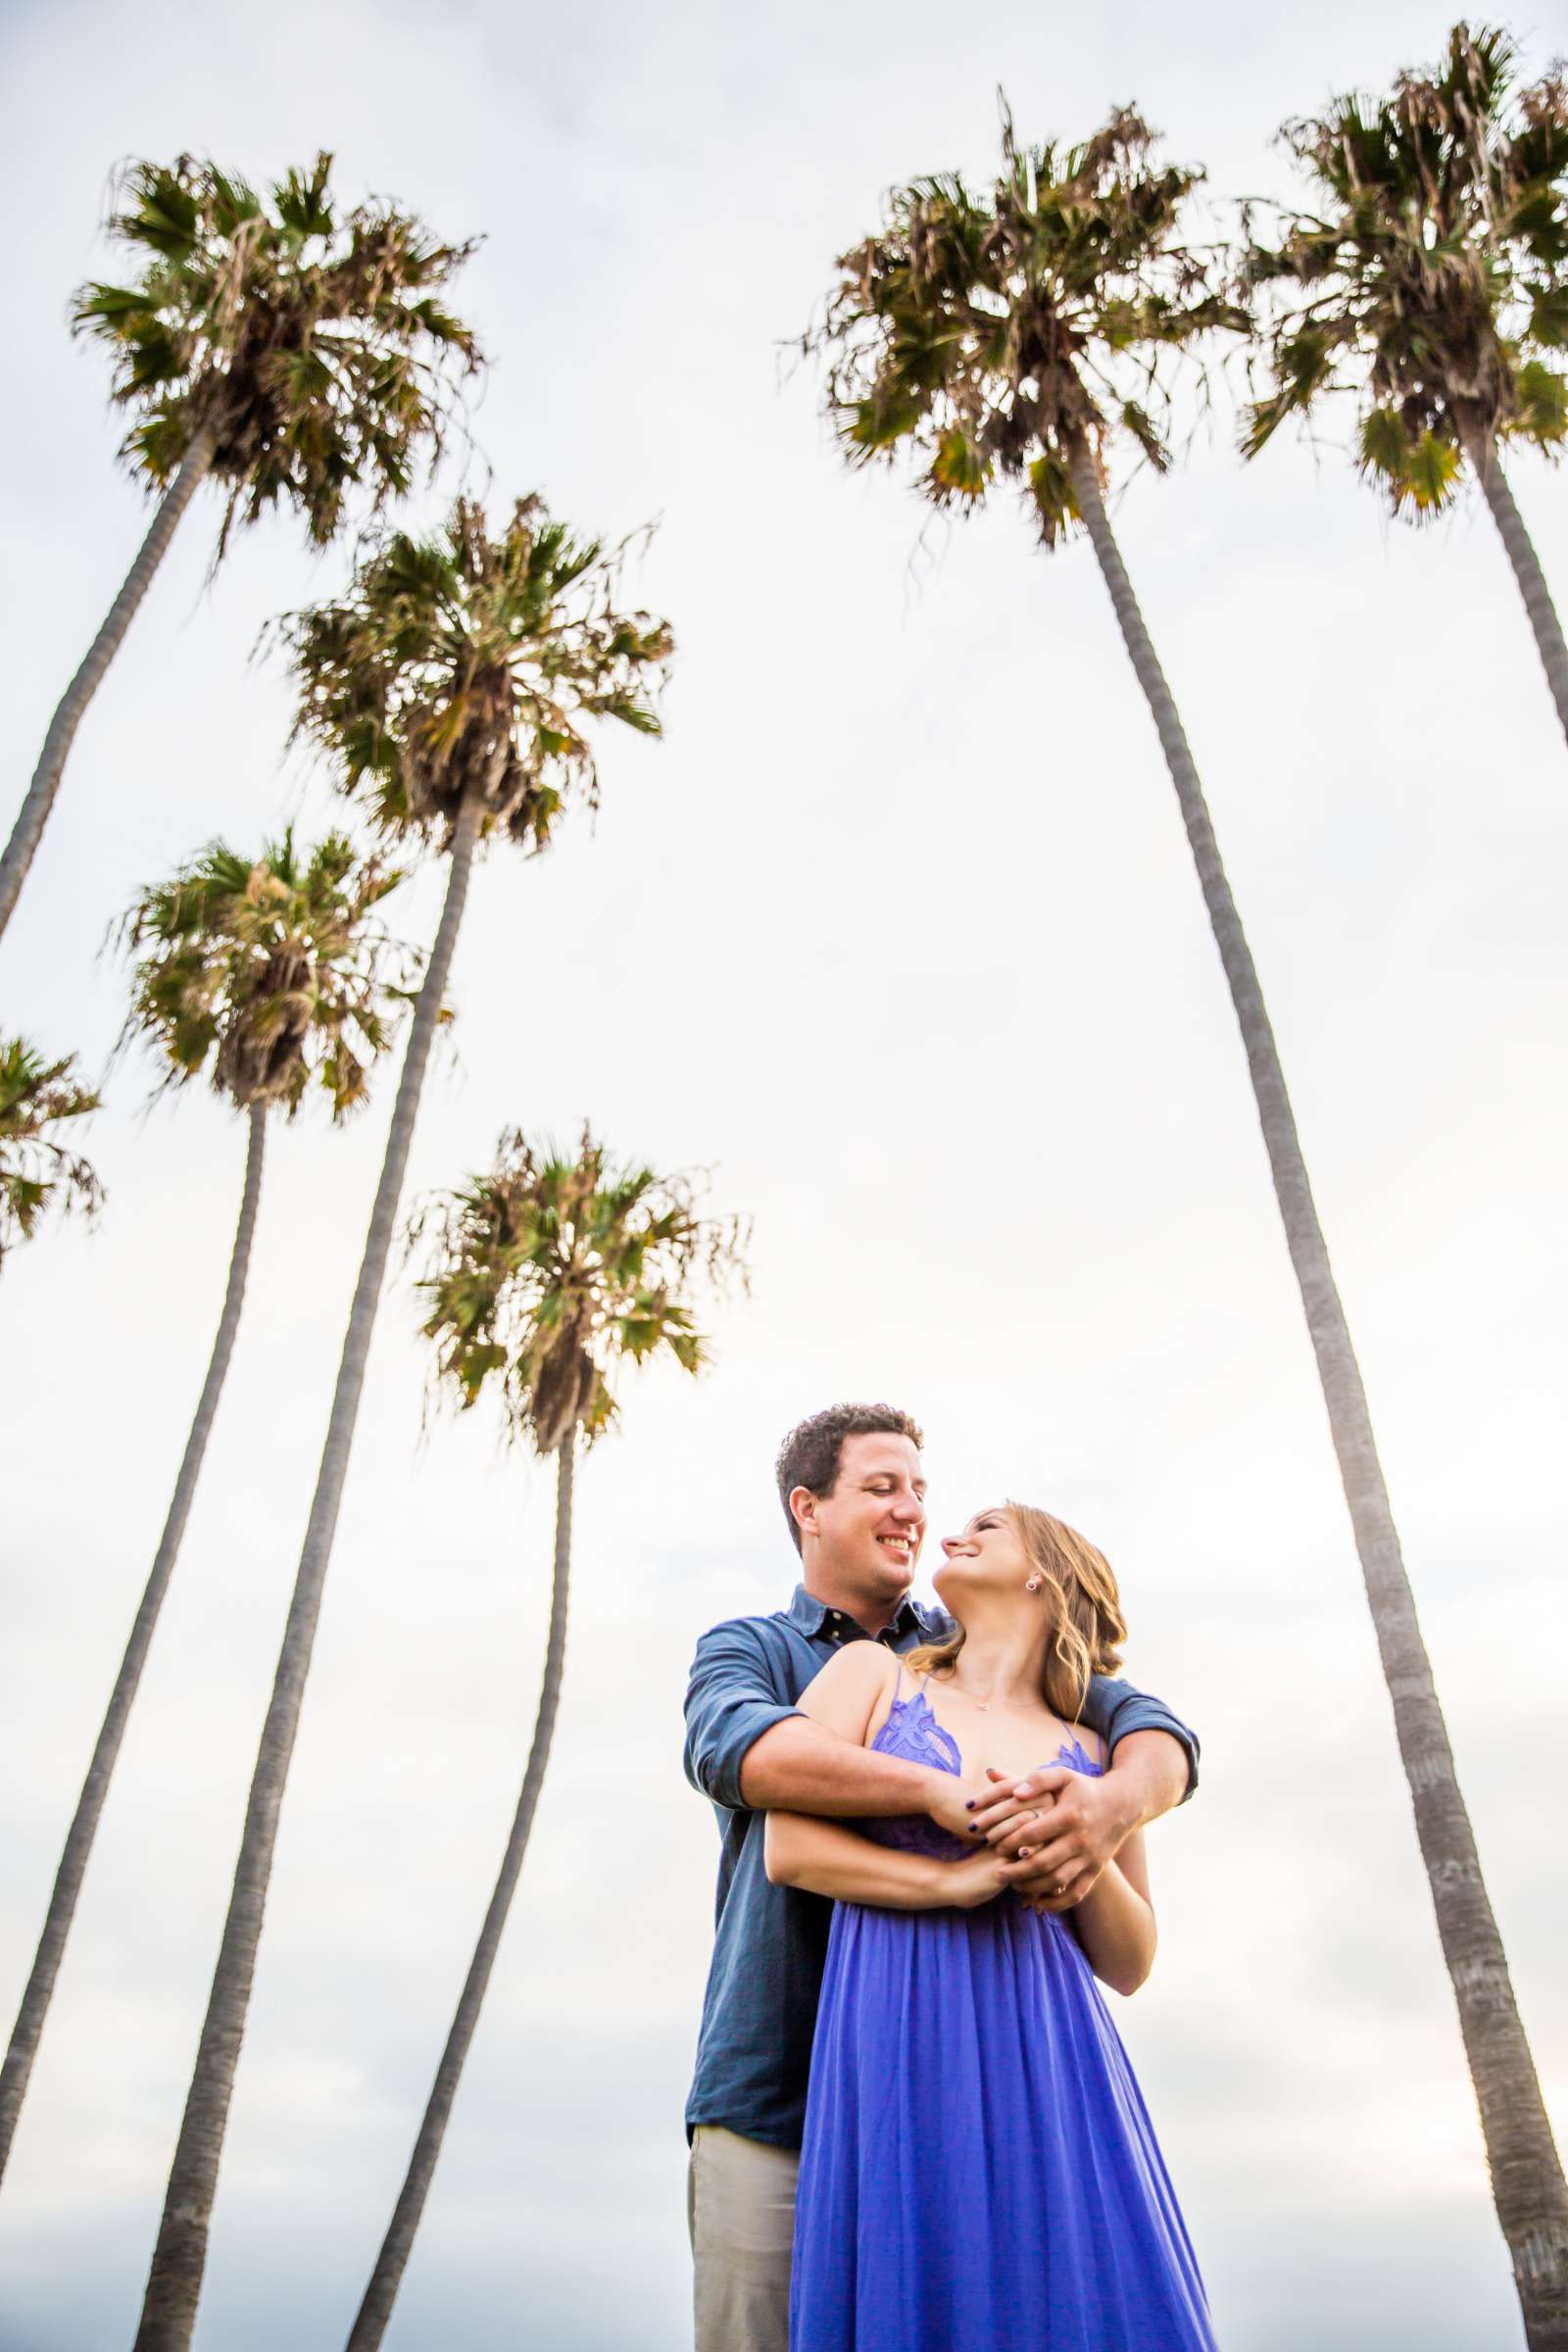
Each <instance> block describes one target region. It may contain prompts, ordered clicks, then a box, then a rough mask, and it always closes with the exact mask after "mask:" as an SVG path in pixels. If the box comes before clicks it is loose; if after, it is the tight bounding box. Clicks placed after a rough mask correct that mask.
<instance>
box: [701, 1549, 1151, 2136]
mask: <svg viewBox="0 0 1568 2352" xmlns="http://www.w3.org/2000/svg"><path fill="white" fill-rule="evenodd" d="M952 1631H953V1625H952V1621H951V1619H949V1618H948V1617H946V1616H944V1615H943V1613H942V1611H941V1610H940V1609H930V1608H922V1607H921V1605H920V1604H919V1603H918V1602H917V1601H912V1600H905V1601H904V1602H903V1603H902V1604H901V1605H900V1608H899V1613H898V1615H897V1616H896V1617H895V1618H894V1620H893V1623H892V1624H891V1625H890V1626H889V1627H888V1628H887V1629H886V1631H885V1632H883V1633H881V1634H878V1635H876V1636H875V1637H874V1638H875V1639H876V1640H877V1641H879V1642H884V1643H885V1644H886V1646H887V1647H888V1648H889V1649H894V1650H898V1651H900V1652H901V1653H902V1652H903V1651H905V1650H907V1649H915V1648H917V1647H918V1646H919V1644H920V1643H921V1642H941V1641H945V1640H946V1639H947V1637H948V1635H949V1634H950V1633H951V1632H952ZM872 1639H873V1637H872V1636H871V1635H869V1634H867V1633H866V1632H865V1631H864V1629H863V1628H862V1627H861V1626H859V1625H858V1624H857V1623H856V1622H855V1620H854V1618H853V1617H850V1616H847V1615H846V1614H845V1613H844V1612H843V1611H842V1610H839V1609H830V1608H828V1607H827V1606H826V1604H825V1603H824V1602H822V1601H820V1600H816V1599H814V1598H813V1597H812V1595H811V1594H810V1593H808V1591H807V1590H806V1587H805V1586H804V1585H797V1587H796V1589H795V1597H794V1599H793V1600H792V1601H791V1602H790V1605H789V1607H788V1608H787V1609H775V1610H774V1611H773V1613H772V1615H771V1616H769V1617H732V1618H730V1619H729V1620H728V1621H727V1622H726V1623H725V1624H723V1625H715V1626H714V1627H713V1629H712V1631H711V1633H708V1634H705V1635H704V1636H703V1638H702V1640H701V1641H700V1642H698V1644H697V1655H696V1657H695V1658H694V1659H693V1661H692V1672H691V1681H690V1683H689V1685H688V1687H687V1691H686V1778H687V1779H688V1780H689V1781H690V1782H691V1784H692V1787H693V1788H694V1789H699V1790H700V1791H701V1793H702V1794H703V1795H704V1796H707V1797H711V1799H712V1803H713V1809H714V1811H715V1813H716V1814H717V1816H718V1830H719V1838H720V1850H719V1862H718V1896H717V1904H716V1910H715V1923H714V1936H713V1962H712V1966H711V1969H710V1970H709V1975H708V1990H707V1992H706V1993H705V1995H704V1998H703V2022H702V2026H701V2029H700V2031H699V2034H698V2038H697V2067H696V2072H695V2074H694V2076H693V2078H692V2087H691V2095H690V2097H689V2098H688V2100H687V2102H686V2131H687V2135H688V2137H689V2136H690V2134H691V2133H692V2132H693V2131H695V2130H696V2128H697V2126H698V2125H699V2124H722V2125H723V2126H724V2128H725V2129H726V2130H727V2131H738V2132H739V2133H740V2134H741V2135H742V2137H743V2138H746V2139H760V2140H763V2141H765V2142H766V2143H767V2145H768V2146H769V2147H775V2148H798V2147H799V2146H800V2144H801V2138H802V2134H803V2132H804V2130H805V2125H806V2079H807V2075H808V2072H809V2068H810V2063H811V2036H812V2034H813V2033H814V2031H815V2028H816V2004H817V1999H818V1996H819V1994H820V1992H821V1989H822V1967H823V1963H824V1961H825V1959H826V1956H827V1933H828V1927H829V1924H830V1922H831V1920H832V1917H833V1905H832V1903H831V1902H830V1901H828V1899H827V1898H826V1897H825V1896H824V1895H819V1894H806V1893H803V1892H802V1891H801V1889H800V1888H799V1887H772V1886H770V1885H769V1884H768V1879H767V1873H766V1871H765V1870H764V1869H763V1867H762V1831H763V1823H764V1818H765V1817H764V1816H763V1815H762V1814H760V1813H754V1812H752V1811H751V1810H750V1808H749V1807H748V1806H747V1805H746V1804H745V1802H744V1801H743V1799H742V1796H741V1764H742V1762H743V1760H744V1758H745V1755H746V1751H747V1749H748V1748H750V1747H751V1746H752V1745H753V1744H754V1742H755V1741H757V1740H760V1738H761V1737H762V1734H763V1733H764V1732H766V1731H770V1730H771V1729H772V1727H773V1725H774V1724H775V1723H782V1722H783V1720H784V1718H785V1717H786V1716H787V1715H796V1714H799V1712H800V1709H799V1707H798V1706H797V1704H796V1701H797V1700H798V1699H799V1697H800V1695H801V1692H802V1691H804V1690H805V1689H806V1686H807V1684H808V1683H809V1682H810V1681H811V1680H812V1679H813V1677H814V1676H815V1675H816V1674H817V1673H819V1672H820V1670H821V1668H822V1667H823V1666H824V1665H825V1664H826V1662H827V1660H828V1659H829V1658H830V1657H831V1656H832V1655H833V1652H834V1651H835V1649H837V1648H838V1647H839V1646H840V1644H841V1643H843V1642H868V1641H870V1640H872ZM1083 1720H1084V1722H1085V1723H1086V1724H1088V1725H1089V1727H1090V1729H1091V1730H1093V1731H1096V1732H1099V1733H1100V1734H1101V1736H1102V1737H1103V1739H1104V1740H1105V1741H1106V1743H1107V1746H1108V1747H1109V1748H1110V1750H1112V1751H1114V1749H1115V1745H1116V1742H1117V1740H1124V1739H1125V1738H1126V1737H1127V1735H1128V1734H1129V1733H1130V1732H1169V1733H1170V1735H1171V1737H1172V1738H1173V1739H1176V1740H1180V1741H1181V1743H1182V1745H1183V1747H1184V1748H1185V1749H1186V1750H1187V1793H1188V1795H1189V1796H1191V1794H1192V1792H1193V1790H1194V1789H1196V1788H1197V1786H1198V1740H1197V1739H1196V1738H1195V1736H1194V1735H1193V1733H1191V1732H1190V1731H1189V1730H1188V1729H1187V1726H1186V1725H1185V1724H1184V1723H1180V1722H1178V1721H1177V1719H1176V1717H1175V1716H1174V1715H1173V1714H1172V1713H1171V1712H1170V1709H1169V1708H1168V1707H1166V1706H1163V1705H1162V1704H1161V1702H1160V1701H1159V1700H1158V1699H1157V1698H1150V1697H1147V1696H1146V1695H1145V1693H1144V1692H1143V1691H1135V1690H1134V1689H1133V1687H1132V1685H1131V1684H1130V1683H1126V1682H1122V1681H1121V1680H1120V1679H1119V1678H1118V1679H1116V1680H1114V1681H1113V1680H1110V1679H1108V1678H1107V1677H1106V1676H1104V1675H1096V1677H1095V1679H1094V1681H1093V1682H1092V1683H1091V1684H1090V1686H1089V1694H1088V1696H1087V1698H1086V1699H1085V1701H1084V1708H1083Z"/></svg>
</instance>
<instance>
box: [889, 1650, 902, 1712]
mask: <svg viewBox="0 0 1568 2352" xmlns="http://www.w3.org/2000/svg"><path fill="white" fill-rule="evenodd" d="M903 1689H904V1660H903V1659H902V1658H901V1659H900V1660H899V1671H898V1673H897V1674H896V1675H895V1676H894V1678H893V1696H892V1698H891V1699H890V1700H889V1701H888V1709H889V1712H890V1713H891V1712H892V1710H893V1708H894V1707H896V1706H897V1705H898V1703H899V1692H900V1691H902V1690H903Z"/></svg>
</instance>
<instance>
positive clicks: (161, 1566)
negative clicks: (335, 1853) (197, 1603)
mask: <svg viewBox="0 0 1568 2352" xmlns="http://www.w3.org/2000/svg"><path fill="white" fill-rule="evenodd" d="M266 1147H267V1105H266V1103H252V1104H251V1106H250V1135H249V1142H248V1145H247V1148H246V1153H245V1186H244V1191H243V1193H242V1195H241V1198H240V1206H239V1223H238V1224H237V1225H236V1227H235V1229H234V1246H233V1249H232V1250H230V1252H229V1259H228V1287H227V1289H226V1290H225V1292H224V1294H223V1309H222V1312H221V1315H220V1316H219V1318H218V1337H217V1339H216V1340H215V1341H214V1342H213V1352H212V1358H211V1361H210V1362H209V1364H208V1366H207V1378H206V1380H205V1381H204V1382H203V1383H202V1393H201V1396H200V1397H199V1398H198V1399H197V1404H196V1413H195V1418H194V1419H193V1420H192V1422H191V1425H190V1435H189V1437H187V1439H186V1440H185V1451H184V1456H183V1458H182V1459H181V1461H180V1465H179V1475H178V1477H177V1478H176V1479H175V1481H174V1494H173V1499H172V1502H171V1503H170V1506H169V1516H168V1518H167V1519H166V1520H165V1521H164V1532H163V1536H162V1538H161V1539H160V1542H159V1545H158V1550H157V1553H156V1555H155V1556H154V1559H153V1565H152V1573H151V1575H150V1576H149V1577H148V1579H147V1586H146V1590H145V1591H144V1592H143V1593H142V1596H141V1606H140V1607H139V1608H138V1610H137V1611H136V1619H135V1623H134V1624H133V1625H132V1627H131V1629H130V1640H129V1641H128V1642H126V1644H125V1654H124V1656H123V1659H122V1660H121V1664H120V1672H119V1674H118V1675H117V1676H116V1678H115V1687H114V1690H113V1691H112V1692H111V1693H110V1698H109V1706H108V1709H107V1711H106V1713H105V1715H104V1720H103V1726H102V1729H101V1730H100V1732H99V1734H98V1743H97V1745H96V1746H95V1747H94V1749H93V1751H92V1762H91V1763H90V1764H89V1765H88V1767H87V1777H86V1779H85V1781H83V1783H82V1785H81V1794H80V1796H79V1797H78V1798H77V1799H76V1810H75V1812H74V1814H73V1816H72V1822H71V1828H70V1830H69V1831H68V1832H67V1834H66V1844H65V1851H64V1853H63V1854H62V1855H61V1857H60V1867H59V1869H58V1870H57V1871H56V1873H55V1883H54V1887H53V1890H52V1892H51V1893H50V1896H49V1908H48V1910H47V1912H46V1913H45V1915H44V1923H43V1934H42V1935H41V1936H40V1937H39V1938H38V1950H37V1954H36V1956H35V1958H34V1960H33V1963H32V1974H31V1975H30V1976H29V1977H28V1979H27V1983H26V1986H25V1990H24V1992H23V1995H22V2006H21V2008H20V2009H19V2010H18V2012H17V2022H16V2024H15V2026H13V2028H12V2030H11V2040H10V2043H9V2045H8V2046H7V2049H6V2055H5V2064H4V2065H3V2066H0V2179H4V2177H5V2169H6V2162H7V2159H8V2158H9V2156H10V2154H11V2142H12V2139H13V2137H14V2136H15V2133H16V2129H17V2119H18V2117H19V2116H20V2115H21V2113H22V2102H23V2100H24V2099H25V2097H26V2095H27V2083H28V2081H29V2079H30V2077H31V2074H32V2062H33V2059H34V2057H35V2056H36V2054H37V2049H38V2041H39V2037H40V2036H41V2034H42V2033H43V2028H44V2020H45V2019H46V2018H47V2016H48V2014H49V2003H50V2001H51V1999H52V1998H53V1995H54V1989H55V1980H56V1978H57V1977H58V1976H59V1974H60V1963H61V1961H62V1960H63V1958H64V1957H65V1950H66V1938H67V1936H69V1935H70V1933H71V1923H72V1921H73V1918H74V1917H75V1913H76V1901H77V1897H78V1896H79V1895H80V1893H81V1885H82V1880H83V1879H84V1877H85V1876H86V1871H87V1862H88V1857H89V1856H90V1855H91V1853H92V1847H93V1839H94V1838H96V1837H97V1835H98V1824H99V1822H100V1821H101V1820H102V1819H103V1811H104V1806H105V1804H106V1802H107V1801H108V1796H109V1783H110V1779H111V1776H112V1775H113V1773H114V1769H115V1765H116V1762H117V1760H118V1758H119V1755H120V1748H121V1742H122V1740H123V1739H124V1737H125V1725H126V1723H127V1722H128V1721H129V1718H130V1710H131V1708H132V1706H133V1705H134V1704H135V1699H136V1692H137V1691H138V1690H139V1689H140V1687H141V1678H142V1669H143V1668H144V1667H145V1665H146V1663H147V1653H148V1651H149V1650H150V1649H151V1647H152V1640H153V1635H154V1633H155V1632H156V1630H157V1626H158V1616H159V1612H160V1610H161V1609H162V1608H163V1605H164V1595H165V1593H167V1592H168V1590H169V1580H170V1578H171V1577H172V1574H173V1572H174V1562H175V1560H176V1559H177V1558H178V1557H179V1546H180V1542H181V1540H182V1538H183V1536H184V1533H185V1522H186V1520H187V1519H188V1518H189V1517H190V1506H191V1502H192V1500H193V1498H194V1496H195V1493H196V1482H197V1480H198V1479H199V1478H200V1477H201V1472H202V1462H203V1460H204V1458H205V1456H206V1452H207V1441H208V1439H209V1438H210V1437H211V1435H212V1430H213V1423H214V1421H215V1420H216V1418H217V1416H218V1400H219V1398H220V1397H221V1395H222V1393H223V1383H224V1381H225V1380H226V1379H227V1377H228V1367H229V1362H230V1359H231V1358H232V1356H233V1353H234V1338H235V1334H236V1333H237V1332H238V1330H239V1318H240V1309H241V1308H242V1306H243V1305H244V1303H245V1280H246V1276H247V1274H248V1273H249V1270H250V1262H251V1245H252V1243H253V1242H254V1240H255V1238H256V1213H257V1207H258V1204H259V1202H260V1201H261V1197H262V1162H263V1156H264V1153H265V1152H266Z"/></svg>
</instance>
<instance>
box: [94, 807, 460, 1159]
mask: <svg viewBox="0 0 1568 2352" xmlns="http://www.w3.org/2000/svg"><path fill="white" fill-rule="evenodd" d="M402 879H403V877H402V875H401V873H399V872H398V871H396V870H395V869H391V868H387V867H384V866H381V865H379V864H377V863H376V862H374V861H373V860H370V861H366V860H362V859H361V858H358V857H357V856H356V854H355V852H354V849H353V847H352V845H351V844H350V842H349V841H348V840H347V838H346V837H345V836H344V835H343V834H341V833H331V834H328V835H327V837H326V839H325V840H324V841H321V842H320V843H319V844H318V845H317V847H316V848H315V849H314V850H312V851H311V853H310V855H309V857H302V856H301V855H300V853H299V852H298V851H297V850H296V848H295V845H294V836H293V834H292V832H288V833H285V834H284V835H283V837H282V839H281V840H280V841H275V842H269V843H267V844H266V845H265V846H264V848H263V851H262V855H261V856H260V858H257V859H256V860H255V862H254V863H252V862H251V861H250V860H249V859H248V858H242V857H240V856H238V855H237V854H236V853H235V852H234V851H233V850H230V849H228V848H227V847H225V845H224V844H223V843H222V842H215V843H213V845H212V846H211V847H210V848H209V849H207V850H205V851H203V853H202V855H201V856H200V857H199V858H195V859H193V860H192V862H191V863H190V864H189V865H187V866H185V867H183V868H182V869H181V871H180V872H179V873H177V874H176V875H175V876H174V877H173V879H172V881H169V882H165V883H162V884H160V885H159V886H158V887H156V888H155V889H151V890H148V891H146V892H144V893H143V895H142V896H141V898H139V899H138V900H137V902H136V904H135V906H134V907H132V908H131V910H130V912H129V913H128V914H127V915H126V917H125V920H124V922H123V926H122V935H123V940H124V943H125V945H126V947H127V949H128V950H129V951H130V952H131V953H132V954H133V955H134V956H136V958H137V960H136V964H135V969H134V975H133V979H132V986H131V1004H130V1011H129V1013H128V1015H127V1018H126V1023H125V1036H126V1038H129V1037H130V1036H132V1035H135V1036H140V1037H142V1038H145V1039H147V1040H149V1041H151V1042H152V1043H153V1044H154V1045H156V1046H157V1047H158V1048H159V1050H160V1052H161V1054H162V1055H163V1058H164V1061H165V1063H166V1079H165V1083H166V1084H168V1085H178V1084H182V1083H183V1082H184V1081H186V1080H187V1079H190V1078H194V1077H195V1076H197V1075H198V1073H199V1072H201V1071H202V1070H204V1069H205V1070H207V1071H208V1072H209V1074H210V1076H211V1079H212V1083H213V1085H214V1087H215V1088H216V1089H217V1090H218V1092H219V1093H221V1094H223V1095H226V1096H227V1097H228V1098H229V1100H230V1101H231V1102H233V1103H235V1104H236V1105H237V1106H238V1107H239V1108H241V1109H248V1108H250V1107H251V1106H252V1105H255V1104H261V1105H264V1106H267V1107H273V1106H275V1107H278V1108H280V1109H282V1110H283V1111H284V1112H285V1114H286V1115H287V1116H288V1117H290V1118H292V1117H293V1115H294V1113H295V1112H296V1111H297V1110H298V1109H299V1107H300V1104H301V1103H302V1102H303V1101H304V1099H305V1096H306V1094H307V1092H308V1091H309V1089H310V1088H311V1087H312V1086H313V1085H314V1086H317V1087H319V1088H320V1089H322V1090H323V1091H324V1092H325V1093H326V1094H327V1096H328V1097H329V1098H330V1101H331V1105H332V1116H333V1118H334V1119H341V1118H343V1117H345V1116H346V1115H347V1114H348V1113H349V1112H350V1111H352V1110H355V1109H357V1108H358V1107H359V1106H360V1104H361V1103H364V1102H365V1100H366V1098H367V1093H368V1072H369V1065H370V1064H371V1063H372V1062H373V1061H374V1060H375V1059H376V1057H377V1056H378V1055H379V1054H383V1053H384V1052H385V1051H386V1049H387V1047H388V1046H389V1045H390V1044H391V1042H392V1031H393V1028H394V1026H395V1021H396V1016H397V1014H398V1012H399V1011H400V1010H401V1008H402V1007H403V1006H404V1005H406V1004H407V1003H408V983H409V982H410V981H411V980H412V979H413V978H414V977H415V976H416V975H417V970H418V965H419V961H420V958H419V956H418V954H417V951H416V950H415V949H413V948H408V947H404V946H402V945H400V944H399V943H397V942H395V941H393V940H392V939H391V938H390V937H389V936H388V934H387V932H386V930H385V929H384V927H383V926H382V924H381V923H380V922H379V920H377V919H376V918H375V917H374V916H373V914H372V911H371V910H372V909H373V908H374V907H377V906H378V905H379V904H380V902H381V901H382V900H383V899H384V898H385V897H386V896H387V894H388V892H389V891H392V890H395V889H396V888H397V886H398V884H399V882H400V881H401V880H402Z"/></svg>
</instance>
